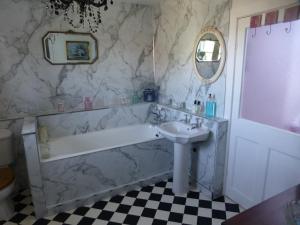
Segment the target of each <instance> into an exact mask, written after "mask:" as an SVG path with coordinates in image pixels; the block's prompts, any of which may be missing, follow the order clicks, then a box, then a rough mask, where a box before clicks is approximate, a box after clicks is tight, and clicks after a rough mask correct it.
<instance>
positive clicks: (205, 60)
mask: <svg viewBox="0 0 300 225" xmlns="http://www.w3.org/2000/svg"><path fill="white" fill-rule="evenodd" d="M195 48H196V49H195V66H196V70H197V72H198V74H199V76H200V77H201V79H203V80H205V81H206V82H207V83H211V82H214V81H215V80H216V79H218V77H219V76H220V73H221V72H222V70H223V67H224V62H225V44H224V40H223V38H222V36H221V34H220V33H219V32H218V31H217V30H216V29H214V28H207V29H205V30H204V31H202V32H201V34H200V36H199V38H198V39H197V43H196V46H195Z"/></svg>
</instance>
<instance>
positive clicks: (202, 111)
mask: <svg viewBox="0 0 300 225" xmlns="http://www.w3.org/2000/svg"><path fill="white" fill-rule="evenodd" d="M204 112H205V106H204V102H201V110H200V115H203V114H204Z"/></svg>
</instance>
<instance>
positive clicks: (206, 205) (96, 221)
mask: <svg viewBox="0 0 300 225" xmlns="http://www.w3.org/2000/svg"><path fill="white" fill-rule="evenodd" d="M14 200H15V202H16V211H17V213H16V214H15V215H14V216H13V217H12V218H11V219H10V220H9V221H0V225H15V224H20V225H32V224H34V225H68V224H69V225H119V224H129V225H134V224H138V225H139V224H141V225H148V224H149V225H150V224H153V225H164V224H167V225H177V224H178V225H179V224H189V225H194V224H199V225H219V224H221V223H222V222H223V221H224V220H226V219H229V218H230V217H232V216H234V215H237V214H238V213H239V212H240V208H239V205H237V204H235V203H233V202H232V201H230V200H229V199H227V198H224V197H221V198H219V199H216V200H214V201H212V200H211V199H210V198H209V197H207V196H205V195H203V194H201V193H199V192H193V191H191V192H189V193H188V194H187V195H184V196H175V195H174V194H173V193H172V180H169V181H166V182H160V183H157V184H155V185H150V186H147V187H143V188H140V189H138V190H134V191H130V192H127V193H124V194H121V195H118V196H115V197H113V198H110V199H103V200H102V201H99V202H97V203H95V204H93V205H88V206H84V207H80V208H77V209H75V210H71V211H67V212H63V213H60V214H58V215H55V216H51V217H46V218H42V219H38V220H37V219H36V218H35V217H34V212H33V205H32V203H31V198H30V193H29V191H28V190H25V191H23V192H21V193H20V194H19V195H18V196H16V197H15V198H14Z"/></svg>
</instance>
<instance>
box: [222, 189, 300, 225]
mask: <svg viewBox="0 0 300 225" xmlns="http://www.w3.org/2000/svg"><path fill="white" fill-rule="evenodd" d="M299 199H300V184H299V185H298V186H296V187H293V188H291V189H289V190H287V191H284V192H282V193H280V194H278V195H276V196H274V197H272V198H270V199H268V200H266V201H264V202H262V203H260V204H258V205H256V206H254V207H252V208H250V209H248V210H246V211H244V212H242V213H240V214H239V215H237V216H235V217H232V218H231V219H229V220H227V221H225V222H223V223H222V225H288V223H287V221H286V214H285V213H286V206H287V203H288V202H290V201H292V200H299Z"/></svg>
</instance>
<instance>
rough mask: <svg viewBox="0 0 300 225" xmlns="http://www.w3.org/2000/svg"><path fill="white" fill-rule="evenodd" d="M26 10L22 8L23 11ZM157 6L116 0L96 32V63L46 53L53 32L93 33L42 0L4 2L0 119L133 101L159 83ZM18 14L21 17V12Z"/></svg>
mask: <svg viewBox="0 0 300 225" xmlns="http://www.w3.org/2000/svg"><path fill="white" fill-rule="evenodd" d="M20 9H22V10H20ZM152 9H153V8H152V7H151V6H147V5H138V4H130V3H128V4H127V3H120V2H118V1H117V2H115V4H114V5H113V6H111V7H110V8H109V11H107V13H103V14H102V20H103V23H102V24H101V25H100V26H99V30H98V32H97V33H95V34H94V36H95V37H96V39H97V40H98V44H99V59H98V60H97V61H96V62H95V63H94V64H92V65H55V66H54V65H51V64H50V63H48V62H47V61H46V60H45V59H44V56H43V49H42V37H43V35H44V34H46V33H47V32H48V31H68V30H73V31H75V32H89V30H88V28H87V27H88V26H86V27H85V28H78V29H74V28H72V27H71V26H70V25H69V24H68V23H66V22H64V20H63V17H57V16H51V15H49V12H48V11H47V9H46V6H45V4H44V3H43V1H40V0H18V1H11V0H1V1H0V27H1V30H0V105H1V108H0V118H1V119H6V118H21V117H24V116H26V115H45V114H50V113H56V112H57V111H58V104H59V103H63V104H64V108H65V111H78V110H82V109H83V99H84V98H85V97H90V98H91V99H92V101H93V105H94V107H95V108H103V107H106V106H111V105H119V104H121V103H124V101H125V102H126V101H129V99H130V97H131V96H132V94H133V93H134V91H138V92H139V94H141V90H142V89H144V88H145V87H149V86H151V85H153V83H154V76H153V23H152V21H153V20H152V16H153V10H152ZM16 15H18V16H16Z"/></svg>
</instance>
